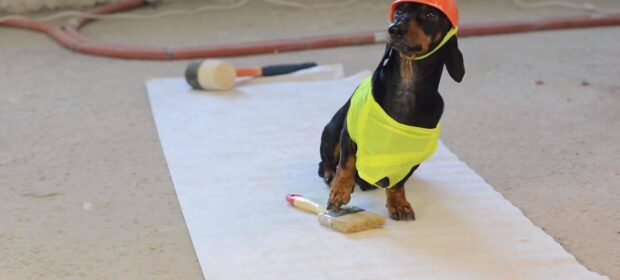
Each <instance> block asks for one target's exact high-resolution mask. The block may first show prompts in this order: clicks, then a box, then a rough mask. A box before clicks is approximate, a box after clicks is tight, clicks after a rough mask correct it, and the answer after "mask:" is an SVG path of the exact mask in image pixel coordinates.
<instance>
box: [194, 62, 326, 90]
mask: <svg viewBox="0 0 620 280" xmlns="http://www.w3.org/2000/svg"><path fill="white" fill-rule="evenodd" d="M316 65H317V64H316V63H301V64H282V65H269V66H263V67H252V68H242V69H235V66H234V65H232V64H231V63H229V62H226V61H224V60H216V59H207V60H204V61H196V62H192V63H190V64H189V65H188V66H187V69H185V79H186V80H187V83H189V84H190V85H191V86H192V87H193V88H194V89H202V90H229V89H232V88H233V86H234V85H235V79H236V78H237V77H267V76H276V75H283V74H289V73H293V72H295V71H298V70H302V69H307V68H310V67H314V66H316Z"/></svg>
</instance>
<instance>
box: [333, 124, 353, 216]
mask: <svg viewBox="0 0 620 280" xmlns="http://www.w3.org/2000/svg"><path fill="white" fill-rule="evenodd" d="M355 172H356V169H355V148H354V143H353V141H352V140H351V138H350V137H349V133H348V132H347V129H346V125H345V127H344V128H343V130H342V134H341V136H340V162H339V163H338V168H337V169H336V178H334V180H333V182H332V189H331V192H330V194H329V200H328V201H327V210H335V209H338V208H340V206H342V205H345V204H347V203H349V201H350V200H351V193H352V192H353V188H354V187H355Z"/></svg>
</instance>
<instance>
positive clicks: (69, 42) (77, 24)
mask: <svg viewBox="0 0 620 280" xmlns="http://www.w3.org/2000/svg"><path fill="white" fill-rule="evenodd" d="M146 4H147V1H145V0H127V1H121V2H117V3H114V4H110V5H106V6H103V7H100V8H97V9H94V10H93V11H91V13H95V14H112V13H116V12H120V11H127V10H132V9H136V8H139V7H142V6H145V5H146ZM93 21H94V20H93V19H89V18H85V17H78V18H75V19H72V20H71V21H69V22H70V23H71V24H66V25H64V26H63V27H57V26H54V25H51V24H46V23H42V22H38V21H36V20H26V19H14V20H6V21H2V22H0V26H8V27H15V28H23V29H29V30H32V31H36V32H41V33H46V34H48V35H49V36H50V37H52V39H54V40H56V41H57V42H58V43H59V44H61V45H62V46H64V47H66V48H68V49H70V50H72V51H76V52H80V53H84V54H90V55H97V56H106V57H116V58H125V59H148V60H175V59H193V58H213V57H229V56H243V55H255V54H266V53H279V52H291V51H300V50H310V49H321V48H333V47H343V46H353V45H368V44H375V43H378V42H380V41H381V40H380V39H379V38H377V34H382V33H383V32H362V33H351V34H339V35H326V36H315V37H306V38H299V39H281V40H273V41H265V42H254V43H245V44H225V45H219V46H202V47H200V46H199V47H185V48H152V47H141V46H128V45H120V44H109V43H102V42H97V41H95V40H92V39H90V38H88V37H85V36H83V35H82V34H81V33H80V29H81V28H82V27H84V26H85V25H86V24H89V23H91V22H93ZM614 25H620V14H614V15H606V16H601V17H596V18H595V17H583V16H582V17H565V18H556V19H547V20H538V21H522V22H500V23H485V24H470V25H465V26H463V27H461V28H459V37H470V36H484V35H498V34H509V33H521V32H534V31H543V30H556V29H568V28H588V27H601V26H614Z"/></svg>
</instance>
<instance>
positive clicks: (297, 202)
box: [286, 194, 323, 214]
mask: <svg viewBox="0 0 620 280" xmlns="http://www.w3.org/2000/svg"><path fill="white" fill-rule="evenodd" d="M286 201H288V203H289V204H291V205H292V206H295V207H297V208H299V209H303V210H306V211H308V212H312V213H314V214H319V213H321V212H323V209H322V207H321V205H319V204H318V203H316V202H314V201H312V200H309V199H306V198H303V197H302V196H301V195H299V194H289V195H287V196H286Z"/></svg>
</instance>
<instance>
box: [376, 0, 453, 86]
mask: <svg viewBox="0 0 620 280" xmlns="http://www.w3.org/2000/svg"><path fill="white" fill-rule="evenodd" d="M427 2H428V4H426V3H427ZM390 20H391V21H392V24H391V25H390V27H389V28H388V33H389V35H390V36H389V44H390V45H391V46H392V48H394V50H396V51H398V52H399V53H400V54H401V55H402V56H403V57H405V58H409V59H415V58H420V57H425V55H428V54H429V53H432V52H434V51H436V49H437V48H441V50H438V51H440V52H441V53H442V55H443V56H444V61H445V64H446V69H447V70H448V73H449V74H450V76H451V77H452V78H453V79H454V80H455V81H457V82H460V81H461V80H462V79H463V75H464V74H465V67H464V65H463V55H462V54H461V51H460V50H459V48H458V42H457V38H456V36H452V37H451V36H450V35H451V34H450V32H451V31H452V32H454V31H455V30H456V29H457V27H458V20H459V19H458V11H457V8H456V4H455V3H454V1H453V0H439V1H437V0H433V1H429V0H409V1H407V0H404V1H403V0H397V1H395V2H394V4H392V10H391V13H390ZM446 35H448V37H446ZM444 38H446V39H448V38H449V39H448V40H447V42H444ZM442 43H443V45H442Z"/></svg>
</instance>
